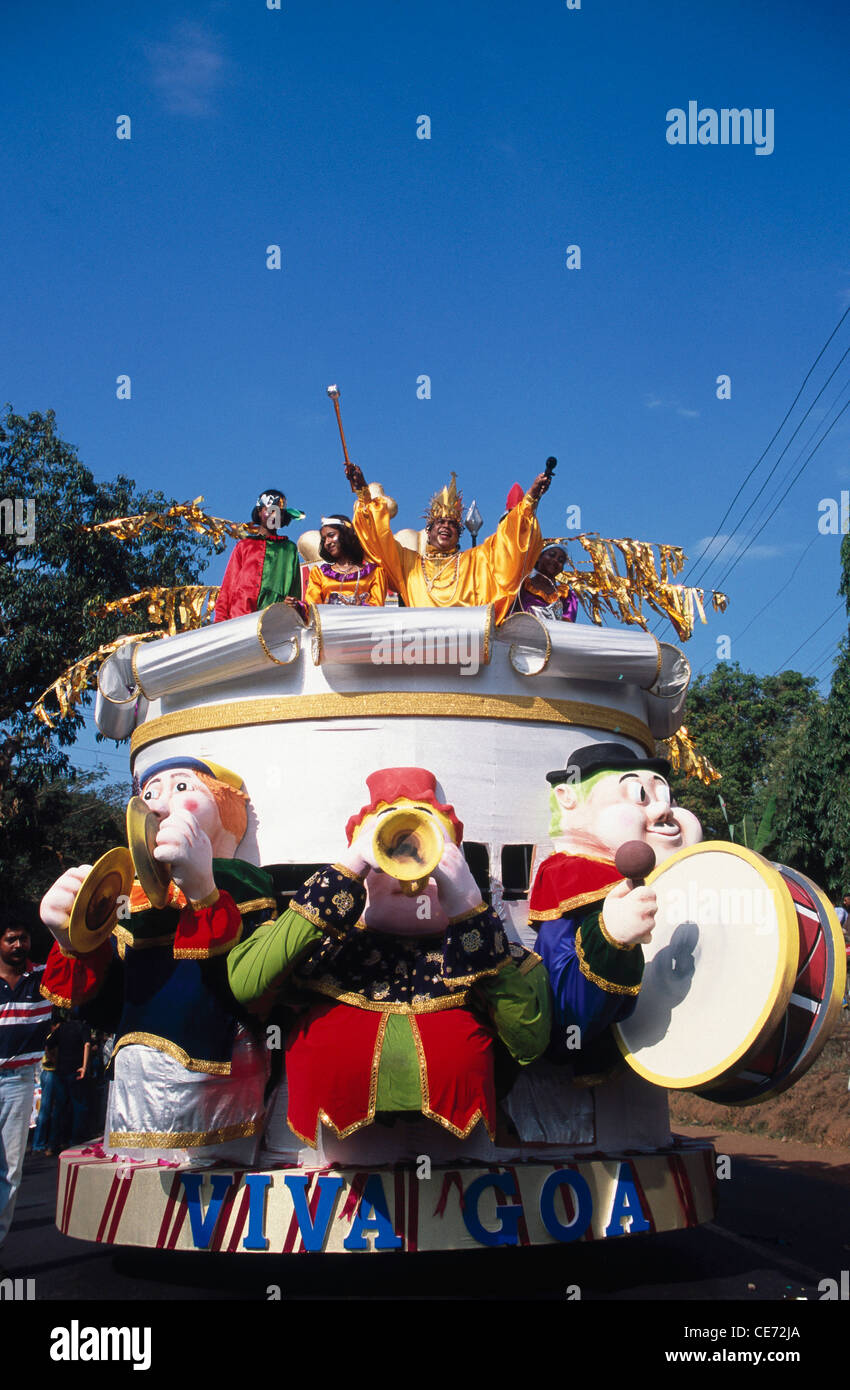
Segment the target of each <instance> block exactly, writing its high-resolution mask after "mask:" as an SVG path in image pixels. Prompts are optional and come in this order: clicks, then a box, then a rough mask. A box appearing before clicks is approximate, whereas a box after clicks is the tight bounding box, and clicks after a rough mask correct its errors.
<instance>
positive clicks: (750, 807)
mask: <svg viewBox="0 0 850 1390" xmlns="http://www.w3.org/2000/svg"><path fill="white" fill-rule="evenodd" d="M818 705H819V701H818V695H817V691H816V682H815V681H814V680H813V679H812V678H811V677H805V676H801V675H800V673H799V672H798V671H783V672H782V673H781V674H780V675H778V676H757V675H754V674H753V673H752V672H751V671H742V670H741V667H740V666H739V665H738V663H737V662H721V663H719V664H718V665H717V666H716V667H715V668H714V670H713V671H712V672H710V674H709V675H706V676H698V677H697V679H696V680H695V681H694V683H693V685H692V686H691V689H690V691H689V693H688V700H687V704H686V707H685V717H684V723H685V725H686V726H687V729H688V731H689V733H690V734H691V736H692V738H693V740H694V742H695V743H696V745H697V747H698V748H699V750H700V752H701V753H704V754H705V755H706V757H708V758H709V759H710V760H711V762H712V763H713V764H714V766H715V767H716V768H717V770H718V772H719V773H720V774H721V776H722V779H723V780H722V782H721V783H720V784H719V786H718V784H717V783H715V784H714V785H712V786H705V785H703V784H702V783H699V782H696V781H695V780H694V779H691V780H689V781H685V780H684V779H683V778H681V779H679V781H678V784H677V787H676V792H677V795H678V797H679V800H680V801H681V802H682V804H683V805H685V806H687V807H689V808H690V809H691V810H692V811H693V812H694V813H695V814H696V815H697V816H699V818H700V820H701V821H702V825H703V832H704V834H705V838H706V839H711V840H729V839H731V838H732V834H731V833H730V829H729V827H730V826H732V827H734V828H735V829H734V836H735V839H736V840H737V841H738V842H739V843H740V842H742V841H743V840H744V838H745V834H746V836H747V838H748V839H749V840H750V842H751V843H752V841H753V838H754V835H755V833H757V831H758V828H759V827H760V826H761V825H762V823H763V822H765V823H766V824H770V801H771V798H772V797H773V796H774V795H775V790H776V789H775V787H774V786H773V774H774V773H775V771H776V769H775V767H774V763H775V759H776V756H777V752H778V750H779V749H780V748H781V747H782V745H783V743H784V741H786V740H787V739H788V738H789V736H790V733H791V731H792V730H793V729H795V728H796V727H797V725H798V723H799V721H800V720H801V719H804V718H806V717H807V716H808V715H810V714H811V713H812V712H813V711H814V710H816V709H817V708H818ZM721 797H722V799H723V802H722V804H721V800H720V798H721ZM724 805H725V814H724V809H723V808H724ZM745 818H746V821H745ZM765 818H766V821H765ZM745 825H746V831H745Z"/></svg>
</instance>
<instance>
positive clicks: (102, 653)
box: [32, 632, 162, 729]
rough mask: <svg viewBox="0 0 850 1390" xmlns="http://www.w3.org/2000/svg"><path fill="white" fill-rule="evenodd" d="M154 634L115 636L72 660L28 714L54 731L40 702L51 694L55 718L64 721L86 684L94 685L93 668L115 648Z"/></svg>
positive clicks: (154, 633) (84, 690)
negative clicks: (85, 654) (56, 708)
mask: <svg viewBox="0 0 850 1390" xmlns="http://www.w3.org/2000/svg"><path fill="white" fill-rule="evenodd" d="M161 635H162V634H161V633H158V632H138V633H137V632H134V633H133V634H132V635H131V636H127V637H116V639H115V641H114V642H104V644H103V646H101V647H98V649H97V651H96V652H90V653H89V655H88V656H84V657H83V659H82V661H75V662H74V664H73V666H69V667H67V669H66V670H64V671H63V672H62V674H61V676H57V678H56V680H55V681H54V682H53V684H52V685H49V686H48V687H47V689H46V690H44V691H42V693H41V694H40V695H39V697H38V699H37V700H36V702H35V704H34V705H33V707H32V712H33V714H34V715H35V717H36V719H40V720H41V722H42V724H46V725H47V727H48V729H53V728H55V727H56V726H55V724H54V722H53V719H52V718H51V716H50V715H49V714H48V712H47V710H46V708H45V705H44V702H45V700H46V699H48V697H49V696H50V695H52V696H53V697H54V698H55V700H56V703H57V704H58V706H59V718H60V719H65V718H67V716H68V715H69V714H70V713H71V711H72V709H73V708H74V706H75V705H76V704H78V703H79V701H80V699H81V698H82V696H83V695H84V694H85V692H86V690H87V689H88V688H89V686H90V685H94V684H95V681H96V679H97V669H96V668H98V667H99V666H100V663H101V662H102V661H105V660H106V658H107V657H108V656H111V655H112V653H113V652H117V651H118V648H119V647H123V646H124V645H125V644H126V643H127V642H139V641H142V640H143V639H144V638H145V637H159V636H161Z"/></svg>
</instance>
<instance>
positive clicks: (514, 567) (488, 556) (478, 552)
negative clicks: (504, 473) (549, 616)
mask: <svg viewBox="0 0 850 1390" xmlns="http://www.w3.org/2000/svg"><path fill="white" fill-rule="evenodd" d="M536 506H537V504H536V502H534V501H532V500H531V499H530V498H529V497H527V496H526V497H523V499H522V501H521V502H520V503H519V504H518V505H517V506H516V507H514V508H512V510H511V511H509V512H508V514H507V516H506V517H505V518H504V520H503V521H501V522H500V523H499V525H498V527H497V528H496V530H495V532H494V533H493V535H492V536H488V537H487V540H486V541H482V543H481V545H477V546H473V548H472V550H456V551H454V552H453V553H452V554H451V555H441V554H439V553H437V552H436V551H433V550H432V549H431V547H430V546H429V547H428V552H427V554H426V555H424V556H423V555H418V554H416V553H415V552H414V551H412V550H408V549H407V548H406V547H405V546H403V545H399V543H398V541H397V540H396V539H395V537H394V536H393V534H392V531H391V530H390V517H389V503H388V502H387V499H386V498H385V497H383V496H378V497H370V496H369V495H368V493H367V492H366V491H365V489H364V490H363V492H362V493H358V495H357V505H356V507H355V508H354V529H355V531H356V532H357V535H358V538H359V540H360V544H361V545H362V546H363V549H364V550H365V551H366V554H367V555H369V556H371V558H372V559H373V560H379V561H380V563H381V564H382V565H383V567H384V569H385V570H386V572H387V579H388V581H389V584H390V587H391V588H393V589H395V590H397V592H398V594H399V595H400V597H401V599H402V601H403V602H404V603H405V605H406V606H407V607H408V608H475V607H478V606H480V605H482V604H486V603H492V604H494V605H495V618H496V622H497V623H500V622H502V621H503V619H505V618H506V617H507V616H508V614H509V613H510V611H511V607H512V606H513V602H514V599H515V597H516V594H517V590H518V589H519V587H520V585H521V584H522V581H523V580H524V579H525V578H526V577H527V576H528V575H529V574H531V572H532V570H533V569H534V565H535V561H536V560H537V557H538V555H539V554H540V551H541V550H542V548H543V538H542V536H541V534H540V527H539V525H538V524H537V517H536V515H535V511H536Z"/></svg>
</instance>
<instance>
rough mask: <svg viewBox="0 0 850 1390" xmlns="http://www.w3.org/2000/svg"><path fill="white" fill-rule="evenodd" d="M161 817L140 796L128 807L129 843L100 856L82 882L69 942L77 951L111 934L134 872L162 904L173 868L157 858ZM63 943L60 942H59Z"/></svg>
mask: <svg viewBox="0 0 850 1390" xmlns="http://www.w3.org/2000/svg"><path fill="white" fill-rule="evenodd" d="M158 829H159V820H158V818H157V817H156V816H155V815H154V814H153V812H152V811H149V810H148V808H147V806H146V805H145V803H144V801H143V800H142V798H141V797H140V796H134V797H133V798H132V800H131V801H130V803H129V805H128V806H127V843H128V844H129V846H130V848H129V849H124V848H123V846H121V845H119V846H118V847H117V848H116V849H110V850H108V851H107V852H106V854H104V855H101V857H100V859H98V861H97V863H96V864H95V865H94V867H93V868H91V869H90V870H89V872H88V874H87V875H86V877H85V878H84V879H83V882H82V884H81V885H80V891H79V892H78V893H77V896H76V898H75V899H74V906H73V907H72V909H71V919H70V921H69V923H68V930H67V934H66V935H67V945H68V947H69V948H70V950H71V951H72V952H73V954H74V955H76V956H88V955H90V954H91V952H92V951H96V950H97V948H98V946H99V945H100V944H101V942H103V941H105V940H106V938H107V937H108V936H111V935H112V933H113V931H114V930H115V924H116V922H117V921H118V907H119V902H120V899H121V898H122V897H124V898H126V897H128V896H129V893H130V889H131V888H132V886H133V877H134V875H135V877H136V878H138V880H139V883H140V884H141V886H142V888H143V889H144V891H145V893H146V895H147V897H148V900H149V901H150V903H151V905H152V906H153V907H164V906H165V904H166V902H167V901H168V890H169V887H170V885H171V869H170V868H169V866H168V865H167V864H161V863H160V862H159V860H158V859H154V857H153V851H154V848H155V846H156V835H157V830H158ZM60 944H62V943H60Z"/></svg>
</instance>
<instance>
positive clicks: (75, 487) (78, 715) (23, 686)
mask: <svg viewBox="0 0 850 1390" xmlns="http://www.w3.org/2000/svg"><path fill="white" fill-rule="evenodd" d="M0 499H2V500H3V506H2V512H1V513H0V519H2V527H0V674H2V680H0V903H4V902H5V903H9V902H15V901H17V900H19V899H20V896H21V894H22V893H26V892H28V882H29V877H30V874H29V872H28V871H27V869H26V865H27V863H29V864H30V865H32V864H35V863H37V862H38V860H39V856H40V855H41V854H42V853H45V852H46V851H45V846H46V845H48V844H49V843H50V838H51V836H52V835H53V832H54V828H55V827H53V826H52V825H51V824H50V823H49V820H48V821H45V820H44V816H45V815H48V816H50V815H52V814H53V811H54V810H55V809H56V807H55V806H53V807H52V809H51V807H48V806H47V805H46V804H41V805H40V803H39V793H40V789H42V788H43V787H44V786H45V784H46V783H49V782H51V781H53V780H55V779H56V778H60V777H65V778H68V777H72V776H73V769H72V768H71V764H70V760H69V758H68V754H67V751H66V750H67V749H68V748H69V747H70V746H71V745H72V744H73V742H74V740H75V738H76V737H77V734H78V733H79V730H80V728H81V727H82V724H83V722H84V720H83V713H82V710H81V708H80V707H79V706H78V707H77V708H76V709H75V710H74V711H73V712H72V713H71V714H70V715H69V716H68V717H67V718H65V719H62V720H57V723H56V728H55V729H52V730H51V729H48V728H46V727H45V726H44V725H43V724H41V723H39V721H38V720H36V719H35V718H34V716H33V715H32V713H31V709H32V706H33V704H34V702H35V701H36V700H37V698H38V696H39V695H40V694H41V693H42V691H43V690H44V689H45V688H46V687H47V686H48V685H50V684H51V682H52V681H53V680H55V678H56V677H57V676H58V675H59V674H60V673H61V672H62V671H63V670H65V669H66V668H67V667H68V666H70V665H71V664H72V663H73V662H75V661H78V660H80V659H81V658H82V657H84V656H86V655H88V654H89V653H90V652H93V651H96V650H97V648H98V647H99V646H101V645H102V644H104V643H107V642H110V641H113V640H114V639H115V638H116V637H117V636H119V635H122V634H125V633H132V632H141V631H145V630H146V628H147V626H148V624H147V623H146V621H145V614H144V611H142V612H140V613H137V612H133V613H125V614H109V615H107V616H98V615H97V612H96V610H97V609H98V607H99V606H100V605H102V604H103V603H105V602H107V601H110V600H113V599H117V598H123V597H126V596H127V595H129V594H132V593H137V592H138V591H140V590H142V589H146V588H150V587H153V586H157V585H162V586H169V587H170V586H174V585H184V584H193V583H197V582H198V581H199V579H200V576H201V573H202V571H203V569H204V567H205V564H206V557H207V556H208V555H209V553H210V552H211V551H212V550H213V549H214V545H213V542H212V541H211V540H210V539H208V538H207V537H205V536H200V537H199V536H196V535H193V534H190V533H187V532H183V533H180V532H174V533H166V532H163V531H158V530H152V529H148V530H145V531H142V533H141V534H140V535H139V536H138V538H137V539H135V540H132V541H119V540H116V539H114V538H113V537H111V536H109V535H106V534H103V533H95V534H93V533H92V532H90V531H86V530H84V527H85V526H88V525H92V524H94V523H96V522H100V521H108V520H110V519H111V518H113V517H116V516H127V515H136V514H138V513H142V512H147V511H164V510H166V509H167V508H168V507H169V506H171V505H173V503H172V499H169V498H167V497H165V496H164V495H163V494H162V493H159V492H144V491H139V490H138V489H137V487H136V484H135V483H134V482H133V480H132V479H131V478H127V477H124V476H121V475H119V476H118V477H117V478H116V479H115V480H114V482H100V481H97V480H96V479H95V478H94V477H93V475H92V473H91V472H90V471H89V469H87V468H86V467H85V465H84V464H83V463H81V461H80V460H79V458H78V457H77V451H76V449H75V448H74V447H73V446H72V445H70V444H68V443H66V442H65V441H64V440H62V439H61V438H60V437H59V435H58V433H57V430H56V420H55V416H54V414H53V412H52V411H48V412H47V414H45V415H40V414H37V413H33V414H31V415H29V416H27V417H24V416H21V415H16V414H15V413H14V411H13V410H12V408H11V406H6V407H5V409H4V411H3V412H2V414H0ZM16 503H17V516H18V518H19V519H26V517H27V516H31V517H33V519H34V526H33V528H32V534H31V535H29V534H26V533H24V534H16V527H15V525H14V521H15V516H16V511H15V504H16ZM17 530H18V531H24V532H25V526H18V528H17ZM90 699H91V696H90V694H89V695H87V696H86V697H85V698H84V700H83V702H82V704H86V703H88V702H89V701H90ZM13 866H15V867H14V871H13Z"/></svg>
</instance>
